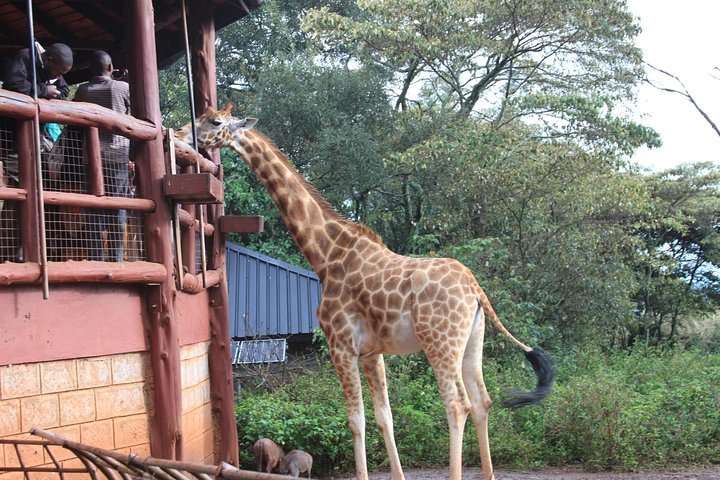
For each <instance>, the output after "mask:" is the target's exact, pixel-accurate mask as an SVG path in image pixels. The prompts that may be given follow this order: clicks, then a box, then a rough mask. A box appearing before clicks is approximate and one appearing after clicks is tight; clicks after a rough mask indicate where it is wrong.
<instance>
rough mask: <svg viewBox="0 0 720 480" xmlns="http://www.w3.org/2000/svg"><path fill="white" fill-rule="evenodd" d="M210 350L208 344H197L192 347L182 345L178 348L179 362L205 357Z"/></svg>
mask: <svg viewBox="0 0 720 480" xmlns="http://www.w3.org/2000/svg"><path fill="white" fill-rule="evenodd" d="M209 348H210V342H199V343H194V344H192V345H184V346H182V347H180V360H187V359H189V358H193V357H199V356H201V355H205V354H207V352H208V349H209Z"/></svg>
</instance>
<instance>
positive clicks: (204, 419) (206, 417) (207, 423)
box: [200, 403, 213, 432]
mask: <svg viewBox="0 0 720 480" xmlns="http://www.w3.org/2000/svg"><path fill="white" fill-rule="evenodd" d="M200 411H201V414H200V425H201V428H202V430H203V431H204V432H207V431H208V430H212V428H213V416H212V407H211V406H210V404H209V403H207V404H205V406H204V407H203V408H202V409H201V410H200Z"/></svg>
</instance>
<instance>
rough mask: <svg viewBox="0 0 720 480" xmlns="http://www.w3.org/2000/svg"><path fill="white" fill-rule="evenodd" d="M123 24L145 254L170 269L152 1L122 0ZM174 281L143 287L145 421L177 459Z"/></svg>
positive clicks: (156, 446) (161, 447) (162, 450)
mask: <svg viewBox="0 0 720 480" xmlns="http://www.w3.org/2000/svg"><path fill="white" fill-rule="evenodd" d="M124 5H125V25H126V26H127V32H128V37H127V40H128V42H127V43H128V45H129V46H130V48H129V51H130V52H132V55H130V61H131V63H130V67H131V68H130V69H129V74H130V94H131V98H130V100H131V103H132V110H133V114H134V116H135V117H137V118H140V119H142V120H147V121H148V122H150V123H152V124H153V125H154V126H155V128H156V135H155V138H154V139H153V140H150V141H146V142H139V143H138V144H137V148H136V157H135V159H136V162H135V165H136V166H137V168H138V170H139V172H138V180H139V185H138V187H139V189H140V193H141V196H142V198H148V199H152V200H153V201H155V205H156V208H155V211H154V212H152V213H149V214H147V215H146V216H145V225H144V226H145V238H146V252H147V259H148V260H149V261H151V262H156V263H161V264H163V265H164V266H165V269H166V270H167V271H168V272H172V271H173V252H172V247H171V245H170V238H171V230H170V220H171V218H172V213H171V211H170V208H169V205H168V202H167V201H165V198H164V195H163V190H162V185H163V179H164V177H165V162H164V153H163V144H162V135H161V125H162V116H161V115H160V102H159V98H160V92H159V88H158V75H157V54H156V52H155V30H154V14H153V4H152V0H136V1H132V2H125V3H124ZM174 283H175V282H174V281H173V279H172V278H171V277H169V276H168V277H167V278H166V279H165V280H164V281H163V282H162V283H160V284H159V285H157V286H153V287H150V288H148V289H147V297H146V302H147V306H148V309H149V315H148V318H149V322H150V325H149V333H150V362H151V365H152V371H153V379H154V393H155V398H154V401H155V415H154V416H153V418H152V421H151V427H150V428H151V432H150V450H151V452H152V455H153V456H157V457H162V458H167V459H170V460H181V459H182V445H183V438H182V417H181V415H182V401H181V383H180V346H179V338H178V325H177V319H176V315H175V312H174V307H173V300H172V299H173V296H174V294H175V289H174V286H175V285H174Z"/></svg>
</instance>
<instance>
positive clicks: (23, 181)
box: [16, 120, 40, 263]
mask: <svg viewBox="0 0 720 480" xmlns="http://www.w3.org/2000/svg"><path fill="white" fill-rule="evenodd" d="M34 129H35V127H34V125H33V121H32V120H18V122H17V137H16V142H17V153H18V169H19V174H20V188H22V189H24V190H25V192H26V193H27V200H25V201H24V202H22V203H20V238H21V243H22V249H23V259H24V261H26V262H34V263H38V262H39V261H40V243H39V242H40V239H39V238H38V232H39V226H38V223H39V221H40V219H39V215H40V208H39V205H38V194H37V182H36V181H35V158H34V156H33V152H34V151H35V146H34V145H35V137H34V136H33V130H34Z"/></svg>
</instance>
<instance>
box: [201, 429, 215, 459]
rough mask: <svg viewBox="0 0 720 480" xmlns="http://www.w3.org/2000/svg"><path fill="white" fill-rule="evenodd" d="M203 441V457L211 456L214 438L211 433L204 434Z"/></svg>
mask: <svg viewBox="0 0 720 480" xmlns="http://www.w3.org/2000/svg"><path fill="white" fill-rule="evenodd" d="M202 439H203V451H204V453H205V455H204V457H206V456H208V455H212V454H213V447H214V446H215V437H214V435H213V432H212V431H209V432H205V433H204V434H203V436H202Z"/></svg>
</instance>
